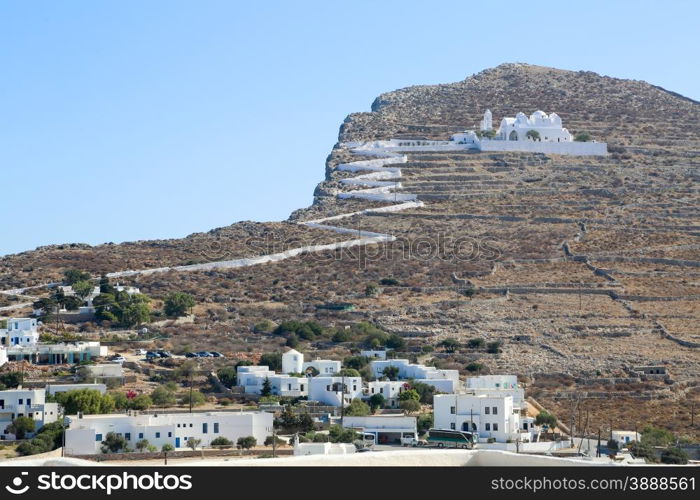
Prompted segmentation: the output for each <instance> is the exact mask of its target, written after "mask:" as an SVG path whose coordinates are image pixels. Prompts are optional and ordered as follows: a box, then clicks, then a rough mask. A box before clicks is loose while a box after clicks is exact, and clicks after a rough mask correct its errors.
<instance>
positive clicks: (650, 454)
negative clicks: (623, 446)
mask: <svg viewBox="0 0 700 500" xmlns="http://www.w3.org/2000/svg"><path fill="white" fill-rule="evenodd" d="M629 449H630V453H632V456H634V457H635V458H643V459H644V460H646V461H647V462H651V463H654V462H656V454H655V453H654V448H653V447H652V446H651V445H649V444H648V443H641V442H638V441H633V442H632V443H630V445H629Z"/></svg>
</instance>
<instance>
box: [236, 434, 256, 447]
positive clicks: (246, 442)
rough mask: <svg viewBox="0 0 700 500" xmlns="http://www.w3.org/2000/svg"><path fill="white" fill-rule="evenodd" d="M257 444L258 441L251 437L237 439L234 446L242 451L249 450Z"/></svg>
mask: <svg viewBox="0 0 700 500" xmlns="http://www.w3.org/2000/svg"><path fill="white" fill-rule="evenodd" d="M257 444H258V441H257V439H255V438H254V437H253V436H245V437H239V438H238V441H236V446H238V447H239V448H241V449H244V450H249V449H251V448H253V447H254V446H255V445H257Z"/></svg>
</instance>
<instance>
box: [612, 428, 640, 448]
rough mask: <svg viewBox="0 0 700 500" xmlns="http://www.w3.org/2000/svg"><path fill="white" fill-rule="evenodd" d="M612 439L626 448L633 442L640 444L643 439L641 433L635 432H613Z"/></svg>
mask: <svg viewBox="0 0 700 500" xmlns="http://www.w3.org/2000/svg"><path fill="white" fill-rule="evenodd" d="M612 438H613V439H614V440H615V441H617V442H618V443H620V445H622V446H625V445H628V444H630V443H631V442H632V441H637V442H639V441H640V440H641V439H642V434H641V432H634V431H615V430H614V431H612Z"/></svg>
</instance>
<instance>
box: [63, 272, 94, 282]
mask: <svg viewBox="0 0 700 500" xmlns="http://www.w3.org/2000/svg"><path fill="white" fill-rule="evenodd" d="M91 278H92V276H90V273H86V272H85V271H79V270H77V269H69V270H67V271H64V272H63V283H64V284H66V285H73V284H75V283H77V282H79V281H89V280H90V279H91Z"/></svg>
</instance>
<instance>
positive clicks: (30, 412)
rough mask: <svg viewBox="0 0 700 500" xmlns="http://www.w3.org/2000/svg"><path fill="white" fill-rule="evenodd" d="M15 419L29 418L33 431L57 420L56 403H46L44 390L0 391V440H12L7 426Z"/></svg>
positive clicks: (20, 389) (19, 388) (18, 389)
mask: <svg viewBox="0 0 700 500" xmlns="http://www.w3.org/2000/svg"><path fill="white" fill-rule="evenodd" d="M17 417H30V418H31V419H33V420H34V428H35V430H39V429H40V428H41V427H42V426H43V425H44V424H48V423H50V422H55V421H56V419H57V418H58V403H47V402H46V392H45V391H44V389H22V388H21V387H18V388H17V389H8V390H6V391H0V440H5V439H14V435H13V434H10V433H9V432H8V431H7V426H8V425H10V424H11V423H12V421H13V420H14V419H15V418H17ZM31 434H34V433H31Z"/></svg>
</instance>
